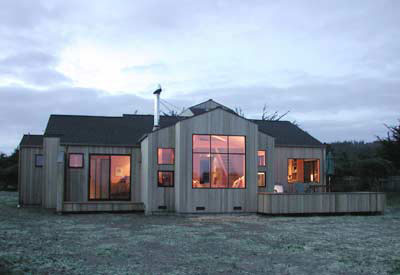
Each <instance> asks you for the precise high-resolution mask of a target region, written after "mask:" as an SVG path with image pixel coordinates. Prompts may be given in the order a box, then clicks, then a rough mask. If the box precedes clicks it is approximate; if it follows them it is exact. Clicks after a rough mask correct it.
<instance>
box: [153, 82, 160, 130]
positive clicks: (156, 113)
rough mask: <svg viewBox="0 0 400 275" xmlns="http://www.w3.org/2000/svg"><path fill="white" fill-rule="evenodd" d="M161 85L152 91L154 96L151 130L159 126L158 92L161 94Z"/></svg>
mask: <svg viewBox="0 0 400 275" xmlns="http://www.w3.org/2000/svg"><path fill="white" fill-rule="evenodd" d="M161 91H162V89H161V86H160V87H159V88H158V89H157V90H155V91H154V92H153V95H155V98H154V125H153V131H154V130H157V129H158V128H160V94H161Z"/></svg>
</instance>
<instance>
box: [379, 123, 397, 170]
mask: <svg viewBox="0 0 400 275" xmlns="http://www.w3.org/2000/svg"><path fill="white" fill-rule="evenodd" d="M385 126H386V128H387V129H388V133H387V137H386V138H380V137H378V140H379V142H380V143H381V145H382V147H381V150H380V154H381V156H382V157H383V158H384V159H386V160H388V161H390V162H391V163H392V164H393V166H394V167H395V168H396V169H397V170H399V171H400V119H399V125H397V126H388V125H386V124H385Z"/></svg>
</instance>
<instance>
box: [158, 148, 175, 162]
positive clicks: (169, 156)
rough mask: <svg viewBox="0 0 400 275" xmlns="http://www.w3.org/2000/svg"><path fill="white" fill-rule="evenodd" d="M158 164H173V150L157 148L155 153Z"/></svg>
mask: <svg viewBox="0 0 400 275" xmlns="http://www.w3.org/2000/svg"><path fill="white" fill-rule="evenodd" d="M157 158H158V164H174V160H175V154H174V149H170V148H158V152H157Z"/></svg>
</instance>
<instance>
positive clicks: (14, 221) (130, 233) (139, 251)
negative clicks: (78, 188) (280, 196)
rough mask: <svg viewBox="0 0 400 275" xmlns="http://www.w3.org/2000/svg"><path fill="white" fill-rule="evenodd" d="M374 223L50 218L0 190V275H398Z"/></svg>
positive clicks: (392, 229)
mask: <svg viewBox="0 0 400 275" xmlns="http://www.w3.org/2000/svg"><path fill="white" fill-rule="evenodd" d="M399 198H400V196H399V194H390V195H388V197H387V202H388V206H389V207H388V209H387V211H386V213H385V215H383V216H338V217H332V216H329V217H296V218H294V217H274V218H270V217H265V216H257V215H243V216H241V215H196V216H184V217H182V216H173V215H172V216H144V215H142V214H75V215H62V216H59V215H55V214H54V213H53V212H52V211H48V210H42V209H40V208H20V209H18V208H16V204H17V193H13V192H0V274H55V273H57V274H91V273H101V274H164V273H165V274H188V273H190V274H214V273H222V274H265V273H270V274H400V234H399V228H400V199H399Z"/></svg>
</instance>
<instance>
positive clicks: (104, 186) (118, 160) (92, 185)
mask: <svg viewBox="0 0 400 275" xmlns="http://www.w3.org/2000/svg"><path fill="white" fill-rule="evenodd" d="M89 171H90V179H89V200H129V199H130V193H131V156H129V155H91V156H90V168H89Z"/></svg>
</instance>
